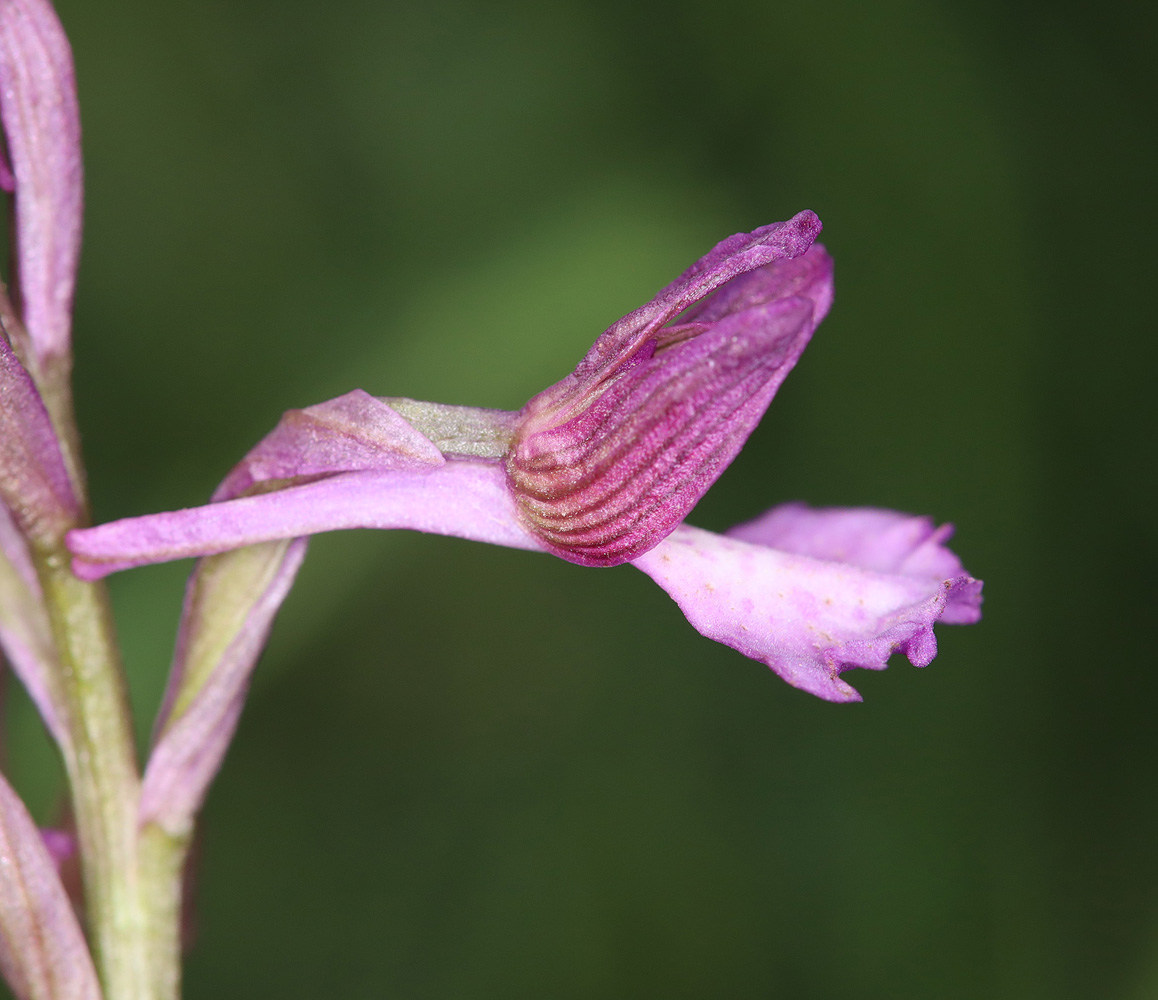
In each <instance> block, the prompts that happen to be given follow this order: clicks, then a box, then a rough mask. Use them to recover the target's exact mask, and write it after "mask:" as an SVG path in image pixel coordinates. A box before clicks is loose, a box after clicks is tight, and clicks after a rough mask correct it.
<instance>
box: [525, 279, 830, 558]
mask: <svg viewBox="0 0 1158 1000" xmlns="http://www.w3.org/2000/svg"><path fill="white" fill-rule="evenodd" d="M815 328H816V314H815V310H814V304H813V302H812V301H811V300H810V299H807V298H797V297H790V298H786V299H778V300H776V301H774V302H772V303H769V304H766V305H758V306H754V307H752V308H750V309H747V310H745V311H743V312H741V313H737V314H734V315H731V316H728V317H726V318H725V319H723V320H720V321H719V322H717V323H715V324H713V325H712V326H711V327H710V328H709V329H708V331H707V332H704V333H702V334H699V335H697V336H695V337H694V338H692V339H690V340H687V341H685V342H683V343H680V344H678V345H677V346H675V347H672V348H670V349H669V350H668V351H666V352H665V353H663V354H662V355H657V356H656V357H655V359H654V360H649V361H647V362H645V363H642V364H640V365H638V366H637V367H635V368H634V369H632V370H631V371H630V372H628V373H626V374H624V375H623V376H621V377H620V378H619V379H617V380H616V381H614V382H613V383H612V384H611V385H610V386H608V387H607V388H606V389H605V390H604V391H603V392H602V393H600V394H599V395H598V396H597V397H596V398H595V399H594V401H593V402H591V403H590V404H589V405H587V406H586V407H584V408H583V409H582V410H581V411H580V412H579V413H578V414H577V415H576V416H574V417H572V418H571V419H569V420H567V421H566V422H565V423H562V424H560V425H557V426H553V427H548V428H546V429H544V430H541V431H537V432H535V433H532V434H530V435H529V436H526V437H521V438H520V439H519V440H518V441H517V442H516V445H515V447H514V449H513V450H512V452H511V454H510V456H509V458H508V461H507V469H508V473H509V475H510V477H511V483H512V486H513V488H514V491H515V497H516V501H517V503H518V504H519V508H520V510H521V512H522V514H523V515H524V517H525V518H526V522H527V524H528V526H529V527H531V528H532V529H533V530H534V531H535V533H536V534H537V535H538V536H539V537H540V538H542V539H543V541H544V542H545V543H546V544H547V547H548V548H549V549H550V551H551V552H553V553H554V554H555V555H558V556H560V557H562V558H564V559H568V560H570V561H571V562H576V563H580V564H581V565H584V566H611V565H617V564H619V563H623V562H627V561H629V560H630V559H634V558H636V557H637V556H639V555H641V554H642V553H643V552H646V551H647V550H648V549H649V548H651V547H652V546H653V545H655V544H656V543H657V542H659V541H660V539H662V538H664V537H665V536H666V535H667V534H669V533H670V532H671V531H672V530H673V529H674V528H675V527H676V525H678V524H679V523H680V522H681V521H682V520H683V519H684V517H685V516H686V515H687V513H688V512H689V511H690V510H691V509H692V507H694V506H695V504H696V503H697V502H698V501H699V499H700V497H702V496H703V495H704V493H705V492H707V490H708V488H709V487H710V486H711V485H712V483H714V482H715V481H716V479H718V478H719V476H720V474H721V473H722V472H723V471H724V469H726V468H727V467H728V465H729V464H731V462H732V460H733V459H734V458H735V457H736V454H737V453H738V452H739V450H740V448H741V447H743V444H744V442H745V441H746V440H747V438H748V435H749V434H750V433H751V431H752V429H753V428H754V427H755V426H756V424H757V423H758V422H759V420H760V418H761V417H762V416H763V415H764V411H765V410H766V409H767V408H768V404H769V403H770V402H771V401H772V397H773V396H774V395H775V393H776V390H777V389H779V387H780V385H781V383H782V382H783V381H784V379H785V377H786V376H787V375H788V373H789V372H790V371H791V370H792V368H793V367H794V366H795V364H796V362H797V360H798V359H799V357H800V354H801V352H802V351H803V350H804V348H805V347H806V346H807V344H808V341H809V339H810V338H811V336H812V332H813V330H814V329H815Z"/></svg>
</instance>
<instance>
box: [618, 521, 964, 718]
mask: <svg viewBox="0 0 1158 1000" xmlns="http://www.w3.org/2000/svg"><path fill="white" fill-rule="evenodd" d="M634 565H635V566H637V567H639V568H640V569H641V570H643V571H644V572H645V573H647V575H648V576H650V577H651V578H652V579H653V580H655V582H656V583H658V584H659V585H660V586H661V587H663V589H664V590H666V591H667V592H668V594H670V595H671V596H672V598H674V599H675V601H676V603H677V604H678V605H679V606H680V608H681V610H682V611H683V612H684V614H685V615H686V616H687V618H688V621H689V622H691V624H692V625H693V626H694V627H695V628H696V629H697V630H698V631H699V632H700V633H702V634H703V635H705V636H707V637H708V638H710V639H715V640H716V641H717V642H722V643H724V644H725V645H728V646H731V647H732V648H733V649H736V650H739V651H740V652H741V653H743V654H744V655H745V656H750V657H751V658H752V659H755V660H760V661H761V662H763V663H766V664H767V665H768V666H769V667H771V668H772V670H773V671H775V672H776V673H777V674H779V675H780V677H782V678H783V679H784V680H786V681H788V683H789V684H792V685H793V686H795V687H798V688H802V689H803V690H805V691H808V692H810V693H812V694H815V695H817V696H818V697H821V698H824V699H826V700H828V701H859V700H860V695H858V694H857V693H856V691H855V690H853V688H852V687H850V686H849V685H848V684H847V683H846V682H845V681H843V680H842V679H841V677H840V674H841V671H843V670H846V669H848V668H850V667H866V668H869V669H872V670H881V669H883V668H884V667H885V666H887V664H888V659H889V656H890V655H891V654H892V653H894V652H903V653H905V654H906V655H907V656H908V658H909V660H910V661H911V662H912V663H913V664H914V665H915V666H918V667H923V666H926V665H927V664H928V663H930V662H931V661H932V659H933V657H934V656H935V655H936V652H937V643H936V639H935V637H934V635H933V623H934V622H935V621H937V620H938V619H940V618H941V617H942V616H943V615H944V613H945V610H946V608H947V607H949V606H950V605H951V604H954V603H959V604H968V603H969V602H970V601H972V602H973V603H976V602H977V601H978V600H979V598H980V587H981V585H980V583H979V581H977V580H974V579H973V578H972V577H970V576H968V575H965V574H960V575H956V576H954V577H951V578H949V579H938V578H935V577H928V576H924V575H906V574H905V573H886V572H877V571H873V570H869V569H864V568H862V567H860V566H857V565H854V564H851V563H842V562H836V561H832V560H829V559H818V558H815V557H813V556H810V555H799V554H796V553H792V552H783V551H779V550H777V549H771V548H767V547H766V546H764V545H760V544H753V543H751V542H746V541H741V540H740V539H738V538H729V537H725V536H723V535H716V534H713V533H711V532H708V531H702V530H700V529H698V528H692V527H689V526H688V525H683V526H682V527H680V528H678V529H677V530H676V531H675V532H673V533H672V534H671V535H669V536H668V538H667V539H665V540H664V541H663V542H662V543H661V544H659V545H657V546H656V547H655V548H654V549H652V550H651V551H650V552H648V553H647V554H646V555H644V556H643V557H642V558H639V559H636V560H634Z"/></svg>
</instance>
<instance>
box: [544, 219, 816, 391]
mask: <svg viewBox="0 0 1158 1000" xmlns="http://www.w3.org/2000/svg"><path fill="white" fill-rule="evenodd" d="M821 228H822V226H821V224H820V219H818V218H817V217H816V213H815V212H810V211H804V212H798V213H797V214H796V215H794V216H793V217H792V218H791V219H789V220H788V221H787V222H773V223H771V224H770V225H767V226H761V227H760V228H759V229H756V230H754V231H752V232H750V233H736V235H735V236H729V237H728V238H727V239H726V240H722V241H721V242H719V243H717V244H716V245H715V246H714V247H713V248H712V249H711V250H710V251H709V252H708V253H707V254H705V255H704V256H703V257H701V258H700V259H699V260H697V261H696V262H695V263H694V264H693V265H692V266H691V267H689V268H688V269H687V270H686V271H684V273H683V274H681V275H680V276H679V277H678V278H676V280H675V281H673V282H672V283H671V284H670V285H668V286H667V287H666V288H664V289H663V290H662V291H660V292H659V293H658V294H657V295H656V296H655V298H653V299H652V300H651V301H650V302H648V303H647V304H646V305H643V306H640V307H639V308H638V309H636V310H635V311H634V312H630V313H628V314H627V315H626V316H624V317H623V319H621V320H619V321H618V322H617V323H614V324H613V325H612V326H610V327H609V328H608V329H607V330H606V331H605V332H604V333H602V334H601V335H600V336H599V339H598V340H596V341H595V343H594V344H593V345H592V347H591V350H590V351H588V352H587V356H586V357H585V358H584V359H583V360H582V361H581V362H580V363H579V366H578V367H577V368H576V369H575V371H574V373H573V374H572V376H571V378H572V379H574V380H575V381H576V382H579V383H583V382H587V381H589V380H590V379H592V378H601V377H604V376H605V375H606V374H607V370H608V368H609V367H614V366H615V365H616V364H617V363H618V361H619V360H620V359H622V358H625V357H629V356H630V355H632V354H634V353H635V351H636V350H638V349H639V348H640V347H641V346H642V345H643V344H644V342H646V341H647V339H648V338H649V337H651V336H652V335H653V334H654V333H655V332H656V331H657V330H658V329H659V328H660V327H661V326H663V325H664V324H665V323H667V322H668V321H669V320H671V319H673V318H674V317H676V316H678V315H679V314H680V313H681V312H683V311H684V310H685V309H687V308H688V307H689V306H690V305H692V304H693V303H695V302H698V301H700V300H701V299H703V298H704V297H705V296H707V295H710V294H711V293H712V292H713V291H715V290H716V289H717V288H719V287H720V286H721V285H723V284H724V283H726V282H728V281H731V280H732V279H733V278H735V277H737V276H739V275H742V274H745V273H747V272H749V271H754V270H755V269H756V268H759V267H763V266H765V265H767V264H771V263H772V262H773V261H778V260H786V259H790V258H793V257H799V256H801V255H802V254H804V253H805V252H806V251H807V250H808V248H809V247H811V246H812V244H813V243H814V242H815V241H816V237H817V236H819V235H820V230H821ZM549 391H550V390H548V392H549Z"/></svg>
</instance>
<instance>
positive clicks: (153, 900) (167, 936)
mask: <svg viewBox="0 0 1158 1000" xmlns="http://www.w3.org/2000/svg"><path fill="white" fill-rule="evenodd" d="M191 840H192V837H191V835H185V836H178V837H174V836H172V835H171V834H169V833H166V832H165V831H164V830H163V829H161V827H159V826H157V825H156V824H155V823H150V824H148V825H147V826H145V828H144V829H143V830H141V839H140V849H139V855H138V856H139V858H140V877H141V884H142V888H143V889H144V890H145V891H143V892H142V903H143V907H144V915H145V945H146V955H147V958H148V974H149V982H150V985H151V987H152V991H153V992H152V996H154V997H156V998H158V1000H177V998H178V997H179V996H180V995H181V937H182V923H183V921H182V917H183V915H184V914H183V911H182V889H183V888H184V881H185V863H186V860H187V859H188V856H189V844H190V842H191Z"/></svg>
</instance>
